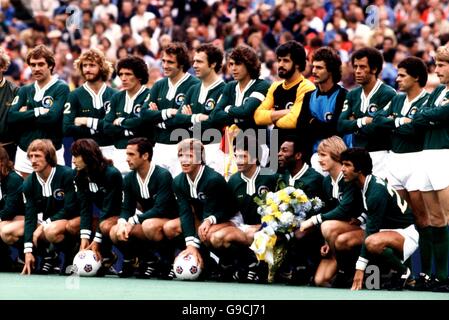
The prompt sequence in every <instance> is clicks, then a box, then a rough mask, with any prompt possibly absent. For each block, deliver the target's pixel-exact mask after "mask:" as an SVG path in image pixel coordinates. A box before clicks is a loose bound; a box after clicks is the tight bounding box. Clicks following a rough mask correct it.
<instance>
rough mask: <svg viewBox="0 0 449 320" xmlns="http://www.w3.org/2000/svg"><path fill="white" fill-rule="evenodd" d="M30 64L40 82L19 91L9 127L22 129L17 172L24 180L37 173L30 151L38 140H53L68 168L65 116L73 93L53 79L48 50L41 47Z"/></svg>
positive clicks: (52, 61) (32, 53)
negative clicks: (65, 107) (63, 136)
mask: <svg viewBox="0 0 449 320" xmlns="http://www.w3.org/2000/svg"><path fill="white" fill-rule="evenodd" d="M26 61H27V64H28V65H29V66H30V68H31V73H32V75H33V78H34V79H35V80H36V81H35V82H34V83H32V84H29V85H26V86H23V87H22V88H20V89H19V91H18V93H17V95H16V97H15V98H14V100H13V102H12V104H11V109H10V111H9V114H8V124H9V125H10V126H14V127H15V128H20V129H18V130H20V133H19V135H20V136H19V137H18V140H19V141H18V146H17V153H16V160H15V169H16V170H17V171H18V172H20V174H21V175H22V176H23V177H24V178H25V177H27V176H28V175H29V174H30V173H31V172H33V168H32V166H31V162H30V160H29V159H28V158H27V153H26V150H27V149H28V146H29V145H30V143H31V142H32V141H33V140H35V139H44V138H46V139H50V140H51V141H52V142H53V145H54V146H55V148H56V150H57V151H56V155H57V159H58V164H61V165H63V164H64V146H63V144H62V112H63V108H64V104H65V102H66V98H67V96H68V95H69V91H70V90H69V87H68V86H67V84H66V83H65V82H63V81H62V80H58V78H57V77H56V76H52V75H51V73H52V71H53V68H54V67H55V58H54V55H53V52H51V51H50V50H49V49H48V48H47V47H45V46H44V45H39V46H37V47H36V48H34V49H33V50H31V51H30V52H29V53H28V55H27V59H26Z"/></svg>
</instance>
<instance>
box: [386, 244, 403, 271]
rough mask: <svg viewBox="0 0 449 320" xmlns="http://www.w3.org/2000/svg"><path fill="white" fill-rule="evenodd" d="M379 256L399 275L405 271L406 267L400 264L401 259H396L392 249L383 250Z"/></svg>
mask: <svg viewBox="0 0 449 320" xmlns="http://www.w3.org/2000/svg"><path fill="white" fill-rule="evenodd" d="M381 256H382V257H383V258H384V259H385V261H386V262H387V263H388V264H389V265H390V266H391V267H392V268H393V270H396V271H398V272H399V273H400V274H403V273H405V271H407V267H406V266H405V265H404V264H403V263H402V261H401V259H399V258H398V257H397V255H396V254H395V253H394V250H393V249H391V248H388V247H387V248H385V249H384V251H382V253H381Z"/></svg>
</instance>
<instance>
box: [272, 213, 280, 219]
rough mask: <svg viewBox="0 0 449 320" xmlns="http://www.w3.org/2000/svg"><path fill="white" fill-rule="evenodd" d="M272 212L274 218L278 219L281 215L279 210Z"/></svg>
mask: <svg viewBox="0 0 449 320" xmlns="http://www.w3.org/2000/svg"><path fill="white" fill-rule="evenodd" d="M273 214H274V216H275V217H276V219H280V218H281V217H282V212H280V211H275V212H273Z"/></svg>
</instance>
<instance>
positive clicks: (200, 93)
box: [164, 78, 225, 144]
mask: <svg viewBox="0 0 449 320" xmlns="http://www.w3.org/2000/svg"><path fill="white" fill-rule="evenodd" d="M224 86H225V83H224V82H223V80H222V79H221V78H219V79H218V80H217V81H215V82H214V83H213V84H211V85H210V86H209V87H208V88H205V87H204V86H203V83H202V82H200V83H198V84H196V85H194V86H193V87H191V88H190V89H189V91H187V95H186V99H185V100H184V104H183V105H190V107H191V109H192V114H191V115H187V114H182V113H181V110H182V108H179V109H178V110H179V111H178V113H177V114H176V116H175V117H173V118H171V119H168V120H167V121H165V122H164V123H165V127H166V128H171V129H173V128H185V129H189V134H190V138H191V137H193V136H195V135H196V134H198V135H200V136H199V137H201V139H199V140H201V141H202V142H203V143H204V144H209V143H213V142H215V143H219V142H221V140H220V141H214V138H216V137H215V136H213V137H211V136H210V135H207V134H205V135H203V133H204V132H205V131H206V130H207V129H209V128H217V129H219V130H221V129H222V125H219V126H218V127H216V126H215V124H214V123H213V121H212V118H209V119H208V120H206V121H202V122H199V121H198V119H197V115H198V114H199V113H202V114H206V115H210V114H211V113H212V111H213V110H214V109H215V107H216V105H217V103H218V100H219V99H220V97H221V94H222V92H223V88H224ZM197 130H198V133H197V132H196V131H197ZM185 138H188V137H178V140H176V139H175V140H176V141H175V142H178V141H180V140H179V139H185ZM197 138H198V137H197Z"/></svg>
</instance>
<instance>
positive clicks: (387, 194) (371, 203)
mask: <svg viewBox="0 0 449 320" xmlns="http://www.w3.org/2000/svg"><path fill="white" fill-rule="evenodd" d="M362 199H363V206H364V208H365V210H366V213H367V221H366V229H365V237H369V236H370V235H372V234H374V233H377V232H379V231H380V229H404V228H407V227H408V226H410V225H411V224H413V219H414V218H413V214H412V210H411V209H410V208H409V207H408V206H407V202H406V201H405V200H404V199H402V198H401V197H400V196H399V194H398V193H397V191H396V190H394V189H393V188H392V187H391V186H389V185H388V184H387V183H386V182H385V181H384V180H382V179H380V178H377V177H376V176H372V175H368V176H367V177H366V180H365V184H364V186H363V190H362ZM360 256H361V257H363V258H367V251H366V247H365V243H363V245H362V251H361V254H360Z"/></svg>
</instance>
